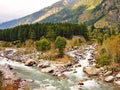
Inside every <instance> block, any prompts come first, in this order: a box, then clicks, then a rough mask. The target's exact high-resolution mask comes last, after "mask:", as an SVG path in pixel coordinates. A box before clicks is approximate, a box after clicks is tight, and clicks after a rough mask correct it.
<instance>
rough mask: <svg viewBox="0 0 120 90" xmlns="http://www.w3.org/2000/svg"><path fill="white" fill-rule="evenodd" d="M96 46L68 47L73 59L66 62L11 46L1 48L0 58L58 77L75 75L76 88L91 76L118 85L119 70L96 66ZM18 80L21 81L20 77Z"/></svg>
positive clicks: (119, 80) (29, 80) (68, 53)
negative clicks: (40, 57)
mask: <svg viewBox="0 0 120 90" xmlns="http://www.w3.org/2000/svg"><path fill="white" fill-rule="evenodd" d="M96 48H97V46H96V45H95V44H93V45H84V46H81V47H74V48H72V49H69V51H67V52H66V54H67V55H69V56H71V57H73V61H71V62H68V63H63V62H57V61H49V60H44V59H40V60H39V59H38V56H39V55H40V54H42V53H40V52H37V51H33V53H30V54H24V53H20V52H19V50H17V49H12V48H6V49H4V50H1V51H0V57H1V59H3V58H6V59H7V60H13V61H17V62H22V63H24V64H25V65H26V66H34V67H37V68H40V69H39V70H40V71H41V72H43V73H51V74H52V75H53V76H56V77H58V78H60V79H68V80H71V76H72V77H75V78H77V82H76V83H75V85H74V86H77V87H78V88H82V86H83V87H84V86H86V83H87V82H89V81H90V80H91V78H95V79H97V80H99V81H102V82H112V83H114V84H116V85H118V86H119V85H120V72H117V73H114V72H113V71H112V70H106V69H104V68H103V67H100V68H96V59H95V53H96V52H95V50H96ZM21 52H22V51H21ZM7 68H9V71H11V69H12V67H11V66H10V65H7ZM4 70H5V69H4ZM4 70H3V71H4ZM11 77H15V76H14V74H13V76H12V75H11ZM18 80H20V82H21V79H18ZM93 80H94V79H93ZM13 81H14V80H13ZM24 81H27V82H31V83H32V82H34V80H32V79H27V80H24ZM44 88H45V87H44ZM71 88H74V87H71ZM20 90H22V89H20ZM46 90H47V89H46ZM76 90H77V89H76Z"/></svg>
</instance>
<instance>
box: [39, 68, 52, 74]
mask: <svg viewBox="0 0 120 90" xmlns="http://www.w3.org/2000/svg"><path fill="white" fill-rule="evenodd" d="M53 71H54V68H52V67H47V68H43V69H41V72H44V73H51V72H53Z"/></svg>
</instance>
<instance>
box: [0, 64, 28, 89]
mask: <svg viewBox="0 0 120 90" xmlns="http://www.w3.org/2000/svg"><path fill="white" fill-rule="evenodd" d="M12 69H13V68H12V67H11V66H10V65H8V64H6V65H4V66H3V65H0V72H1V73H2V77H3V78H2V80H1V90H25V88H26V85H27V83H26V82H25V81H24V80H23V79H22V78H20V77H18V76H17V74H16V73H15V72H13V71H12Z"/></svg>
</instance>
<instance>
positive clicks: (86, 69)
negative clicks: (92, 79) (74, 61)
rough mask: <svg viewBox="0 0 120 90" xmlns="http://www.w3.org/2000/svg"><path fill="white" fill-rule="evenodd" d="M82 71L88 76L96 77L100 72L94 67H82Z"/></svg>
mask: <svg viewBox="0 0 120 90" xmlns="http://www.w3.org/2000/svg"><path fill="white" fill-rule="evenodd" d="M83 71H84V72H86V73H87V74H88V75H89V76H93V75H97V74H98V73H99V72H100V70H99V69H97V68H96V67H94V66H87V67H84V68H83Z"/></svg>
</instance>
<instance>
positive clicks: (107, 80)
mask: <svg viewBox="0 0 120 90" xmlns="http://www.w3.org/2000/svg"><path fill="white" fill-rule="evenodd" d="M113 80H114V76H112V75H111V76H107V77H105V81H106V82H112V81H113Z"/></svg>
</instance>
